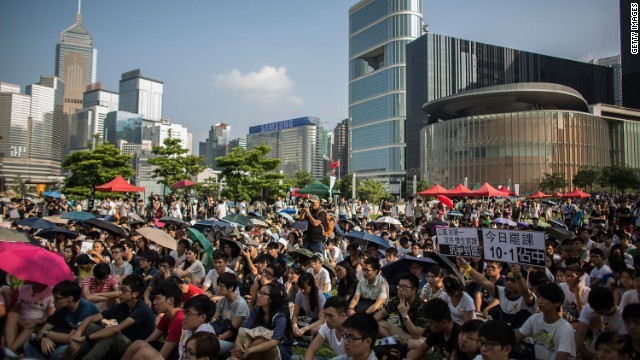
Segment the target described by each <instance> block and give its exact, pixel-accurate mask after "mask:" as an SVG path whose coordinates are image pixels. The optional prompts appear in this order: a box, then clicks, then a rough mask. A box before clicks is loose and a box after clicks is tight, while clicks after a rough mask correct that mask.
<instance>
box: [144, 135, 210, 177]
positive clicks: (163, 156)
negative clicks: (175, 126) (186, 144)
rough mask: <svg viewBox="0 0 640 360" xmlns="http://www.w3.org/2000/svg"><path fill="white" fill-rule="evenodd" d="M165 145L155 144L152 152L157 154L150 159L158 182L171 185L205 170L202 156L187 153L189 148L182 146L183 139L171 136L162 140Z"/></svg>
mask: <svg viewBox="0 0 640 360" xmlns="http://www.w3.org/2000/svg"><path fill="white" fill-rule="evenodd" d="M162 143H163V146H154V147H153V148H152V150H151V153H152V154H153V155H155V157H152V158H150V159H149V160H148V162H149V164H151V165H154V166H155V169H153V171H152V175H151V176H152V177H153V178H154V179H156V180H157V182H158V184H163V185H164V186H166V187H170V186H171V185H172V184H174V183H175V182H178V181H180V180H192V179H193V178H194V177H195V176H196V175H198V173H200V172H201V171H202V170H204V166H201V165H200V164H201V163H202V160H203V158H202V156H195V155H186V154H187V153H188V152H189V150H187V149H184V148H183V147H182V140H180V139H178V138H174V137H171V131H169V136H167V138H165V139H164V141H163V142H162Z"/></svg>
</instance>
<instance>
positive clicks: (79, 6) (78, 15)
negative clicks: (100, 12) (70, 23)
mask: <svg viewBox="0 0 640 360" xmlns="http://www.w3.org/2000/svg"><path fill="white" fill-rule="evenodd" d="M81 7H82V0H78V13H77V14H76V23H77V24H80V23H81V22H82V14H80V9H81Z"/></svg>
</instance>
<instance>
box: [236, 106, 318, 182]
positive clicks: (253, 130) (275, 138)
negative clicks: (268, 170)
mask: <svg viewBox="0 0 640 360" xmlns="http://www.w3.org/2000/svg"><path fill="white" fill-rule="evenodd" d="M323 137H324V129H323V128H322V126H321V125H320V119H319V118H317V117H302V118H297V119H291V120H283V121H278V122H274V123H269V124H263V125H256V126H252V127H250V128H249V134H248V135H247V150H253V149H255V148H256V146H259V145H261V144H263V143H265V144H267V145H269V146H270V147H271V152H270V153H269V155H268V157H269V158H279V159H280V160H281V161H282V162H281V163H280V167H279V168H278V170H281V171H282V172H283V174H285V175H286V176H288V177H293V176H295V173H296V171H307V172H309V173H311V175H312V176H313V177H314V178H316V179H322V178H323V177H324V175H325V173H326V169H325V168H324V165H323V159H324V155H325V154H324V145H323Z"/></svg>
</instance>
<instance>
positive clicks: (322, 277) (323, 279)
mask: <svg viewBox="0 0 640 360" xmlns="http://www.w3.org/2000/svg"><path fill="white" fill-rule="evenodd" d="M307 272H308V273H310V274H311V275H313V277H314V278H315V279H316V286H317V287H318V292H320V293H322V292H328V293H330V292H331V277H330V276H329V271H327V269H325V268H320V271H319V272H318V273H317V274H316V273H315V272H314V271H313V269H312V268H309V269H307ZM324 284H329V290H327V291H323V290H324Z"/></svg>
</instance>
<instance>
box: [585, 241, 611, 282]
mask: <svg viewBox="0 0 640 360" xmlns="http://www.w3.org/2000/svg"><path fill="white" fill-rule="evenodd" d="M589 258H590V259H591V262H592V263H593V270H591V274H589V277H590V282H589V287H591V288H595V287H598V286H604V284H606V283H607V280H608V278H609V277H611V275H613V271H611V268H610V267H609V266H608V265H606V264H605V263H604V251H602V250H601V249H598V248H593V249H591V251H590V252H589Z"/></svg>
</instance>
